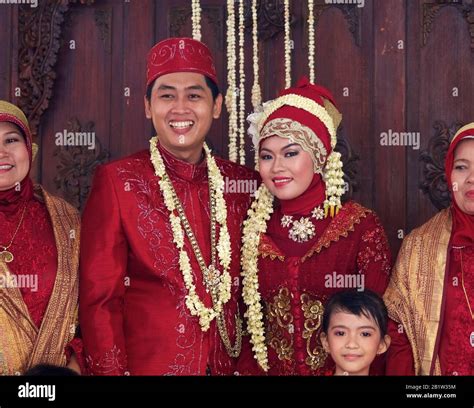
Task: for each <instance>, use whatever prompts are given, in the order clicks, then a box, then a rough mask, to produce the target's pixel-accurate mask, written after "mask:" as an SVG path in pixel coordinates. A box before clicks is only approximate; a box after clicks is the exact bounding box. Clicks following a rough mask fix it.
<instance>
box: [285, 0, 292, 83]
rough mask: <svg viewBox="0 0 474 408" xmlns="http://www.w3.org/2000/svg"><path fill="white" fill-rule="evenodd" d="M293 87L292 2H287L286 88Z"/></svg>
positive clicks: (287, 0) (286, 0) (288, 0)
mask: <svg viewBox="0 0 474 408" xmlns="http://www.w3.org/2000/svg"><path fill="white" fill-rule="evenodd" d="M290 86H291V40H290V0H285V88H289V87H290Z"/></svg>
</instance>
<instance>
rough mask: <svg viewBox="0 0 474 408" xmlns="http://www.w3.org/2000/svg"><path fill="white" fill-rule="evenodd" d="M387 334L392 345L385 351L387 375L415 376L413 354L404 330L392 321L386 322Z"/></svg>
mask: <svg viewBox="0 0 474 408" xmlns="http://www.w3.org/2000/svg"><path fill="white" fill-rule="evenodd" d="M388 334H389V335H390V337H391V338H392V343H391V344H390V347H389V348H388V350H387V363H386V371H385V373H386V374H387V375H415V363H414V360H413V353H412V351H411V345H410V342H409V341H408V337H407V335H406V334H405V330H403V328H401V326H400V324H398V323H397V322H395V321H393V320H392V319H390V320H389V322H388Z"/></svg>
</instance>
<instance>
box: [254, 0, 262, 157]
mask: <svg viewBox="0 0 474 408" xmlns="http://www.w3.org/2000/svg"><path fill="white" fill-rule="evenodd" d="M252 42H253V86H252V106H253V110H254V111H255V110H257V107H258V106H260V105H261V104H262V91H261V88H260V73H259V66H258V62H259V60H258V16H257V0H252ZM254 152H255V156H254V159H255V166H257V164H258V151H257V150H255V151H254Z"/></svg>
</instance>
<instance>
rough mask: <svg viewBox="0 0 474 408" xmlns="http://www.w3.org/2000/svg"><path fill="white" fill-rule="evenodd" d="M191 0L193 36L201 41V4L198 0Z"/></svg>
mask: <svg viewBox="0 0 474 408" xmlns="http://www.w3.org/2000/svg"><path fill="white" fill-rule="evenodd" d="M191 1H192V17H191V19H192V21H193V38H194V39H195V40H198V41H201V4H200V1H199V0H191Z"/></svg>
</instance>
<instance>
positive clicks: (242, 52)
mask: <svg viewBox="0 0 474 408" xmlns="http://www.w3.org/2000/svg"><path fill="white" fill-rule="evenodd" d="M244 8H245V2H244V1H240V2H239V77H240V78H239V79H240V89H239V135H240V141H239V158H240V161H239V162H240V164H241V165H245V135H246V132H245V16H244V11H245V10H244Z"/></svg>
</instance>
